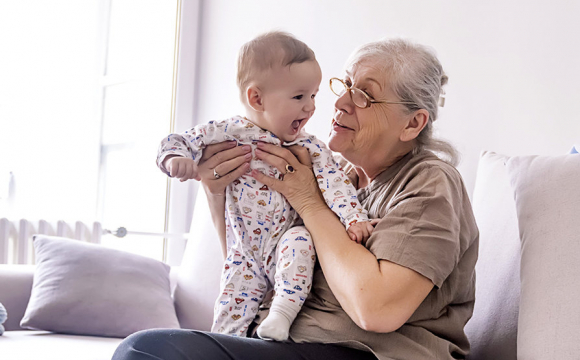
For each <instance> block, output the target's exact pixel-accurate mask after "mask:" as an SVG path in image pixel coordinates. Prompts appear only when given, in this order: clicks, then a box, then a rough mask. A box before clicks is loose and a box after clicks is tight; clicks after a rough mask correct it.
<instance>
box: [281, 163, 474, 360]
mask: <svg viewBox="0 0 580 360" xmlns="http://www.w3.org/2000/svg"><path fill="white" fill-rule="evenodd" d="M358 196H359V200H360V201H361V203H362V205H363V207H365V208H366V209H367V210H368V211H369V215H370V217H371V218H379V219H381V221H380V222H379V223H378V224H377V226H376V227H375V230H374V232H373V234H372V236H371V237H370V238H369V240H368V242H367V244H366V247H367V248H368V249H369V251H371V252H372V253H373V254H374V255H375V256H376V257H377V259H378V260H387V261H391V262H393V263H396V264H399V265H401V266H404V267H407V268H409V269H412V270H414V271H416V272H418V273H419V274H421V275H423V276H425V277H427V278H428V279H430V280H431V281H432V282H433V285H434V286H433V290H432V291H431V292H430V293H429V295H428V296H427V298H426V299H425V300H424V301H423V303H421V305H420V306H419V308H418V309H417V310H416V311H415V313H414V314H413V315H412V316H411V318H410V319H409V320H408V321H407V322H406V323H405V324H404V325H403V326H402V327H401V328H399V329H398V330H396V331H394V332H390V333H374V332H369V331H365V330H363V329H361V328H359V327H358V326H357V325H356V324H355V323H354V322H353V321H352V320H351V319H350V317H349V316H348V315H347V314H346V313H345V312H344V310H343V309H342V308H341V306H340V304H339V303H338V301H337V300H336V298H335V297H334V295H333V294H332V292H331V291H330V289H329V287H328V284H327V282H326V279H325V278H324V274H323V273H322V270H321V268H320V267H319V266H317V267H316V268H315V270H314V281H313V287H312V291H311V294H310V295H309V297H308V298H307V300H306V302H305V304H304V306H303V308H302V310H301V311H300V313H299V314H298V317H297V318H296V320H295V321H294V323H293V326H292V328H291V329H290V337H291V339H292V340H294V341H296V342H323V343H341V344H344V345H346V346H351V347H355V348H359V349H370V350H371V351H373V352H374V353H375V355H376V356H377V357H378V358H379V359H397V360H406V359H409V360H411V359H412V360H419V359H460V358H464V357H465V355H467V354H468V352H469V342H468V340H467V337H466V336H465V332H464V330H463V328H464V326H465V323H466V322H467V320H469V318H470V317H471V315H472V313H473V305H474V301H475V262H476V260H477V251H478V242H479V241H478V239H479V233H478V230H477V226H476V223H475V219H474V217H473V212H472V209H471V203H470V201H469V197H468V195H467V192H466V190H465V186H464V184H463V181H462V179H461V175H460V174H459V173H458V172H457V170H456V169H455V168H454V167H453V166H451V165H449V164H447V163H445V162H443V161H442V160H440V159H439V158H438V157H436V156H435V155H433V154H432V153H430V152H422V153H420V154H417V155H412V154H408V155H406V156H405V157H404V158H402V159H401V160H399V161H398V162H397V163H396V164H394V165H393V166H391V167H390V168H389V169H387V170H386V171H384V172H383V173H381V174H380V175H379V176H378V177H376V178H375V179H374V180H373V181H372V182H371V183H370V184H369V185H368V186H367V187H366V188H363V189H360V190H359V192H358Z"/></svg>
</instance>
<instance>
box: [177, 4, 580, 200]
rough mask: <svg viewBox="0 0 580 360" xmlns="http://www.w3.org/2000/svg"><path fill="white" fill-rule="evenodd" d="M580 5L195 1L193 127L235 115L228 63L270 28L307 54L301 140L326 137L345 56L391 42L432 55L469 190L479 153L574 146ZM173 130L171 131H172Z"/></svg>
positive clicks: (448, 129)
mask: <svg viewBox="0 0 580 360" xmlns="http://www.w3.org/2000/svg"><path fill="white" fill-rule="evenodd" d="M579 15H580V2H574V1H562V0H557V1H546V0H542V1H503V0H488V1H485V2H474V1H461V0H452V1H431V0H424V1H401V0H399V1H393V0H358V1H350V0H319V1H309V0H293V1H270V0H244V1H234V0H211V1H203V2H202V24H201V26H202V27H201V45H200V58H199V83H198V85H197V86H198V98H197V104H198V105H199V106H198V108H197V119H198V120H199V121H200V122H205V121H208V120H211V119H221V118H224V117H227V116H231V115H233V114H236V113H239V112H240V111H241V110H242V108H241V105H239V101H238V93H237V88H236V85H235V70H236V69H235V61H236V56H237V51H238V49H239V47H240V46H241V45H242V44H243V43H244V42H246V41H248V40H250V39H251V38H252V37H254V36H255V35H257V34H259V33H261V32H264V31H267V30H271V29H280V30H285V31H289V32H291V33H293V34H294V35H296V36H297V37H298V38H300V39H301V40H303V41H305V42H306V43H307V44H309V45H310V46H311V47H312V49H313V50H314V51H315V52H316V55H317V58H318V60H319V62H320V64H321V66H322V72H323V84H322V85H321V93H320V95H319V97H318V98H317V101H318V102H317V108H318V109H317V111H316V114H315V115H314V117H313V119H311V121H310V123H309V124H308V125H307V128H306V129H307V130H308V131H310V132H312V133H314V134H316V135H317V136H319V137H320V138H322V139H324V140H325V139H326V138H327V134H328V131H329V121H330V119H331V115H332V112H333V103H334V100H335V99H334V95H332V94H331V93H330V91H329V90H328V85H327V82H328V79H329V78H330V77H332V76H341V75H342V72H341V70H342V67H343V65H344V62H345V60H346V59H347V57H348V55H349V54H350V53H351V52H352V51H353V50H354V49H355V47H357V46H358V45H361V44H363V43H366V42H370V41H373V40H377V39H380V38H382V37H392V36H402V37H406V38H410V39H412V40H415V41H417V42H420V43H423V44H426V45H429V46H431V47H433V48H434V49H435V50H436V52H437V54H438V56H439V59H440V60H441V62H442V64H443V67H444V69H445V71H446V72H447V74H448V75H449V79H450V80H449V85H448V86H447V89H446V91H447V102H446V106H445V108H444V109H442V111H441V115H440V119H439V120H438V121H437V124H436V125H437V128H438V133H439V134H440V136H441V137H444V138H446V139H448V140H450V141H451V142H452V143H454V144H455V145H456V146H457V148H458V149H459V150H460V151H461V153H462V154H463V161H462V163H461V164H460V166H459V170H460V171H461V172H462V174H463V176H464V179H465V182H466V184H467V187H468V189H469V191H470V192H471V191H472V189H473V185H474V181H475V172H476V168H477V160H478V156H479V153H480V151H481V150H484V149H486V150H493V151H496V152H502V153H506V154H509V155H518V154H563V153H566V152H568V151H569V150H570V148H571V147H572V144H573V143H574V142H578V140H580V116H579V115H577V114H576V113H575V107H576V104H577V103H578V100H580V86H579V82H580V66H579V64H580V36H579V35H578V34H580V22H578V16H579ZM176 130H183V129H176Z"/></svg>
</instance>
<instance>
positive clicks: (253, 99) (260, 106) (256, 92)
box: [246, 85, 264, 112]
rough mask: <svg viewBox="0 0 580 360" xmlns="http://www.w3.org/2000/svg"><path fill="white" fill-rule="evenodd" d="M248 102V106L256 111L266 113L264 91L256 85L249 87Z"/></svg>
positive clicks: (247, 92) (247, 91)
mask: <svg viewBox="0 0 580 360" xmlns="http://www.w3.org/2000/svg"><path fill="white" fill-rule="evenodd" d="M246 100H247V101H248V105H250V107H251V108H252V109H254V111H257V112H262V111H264V101H263V99H262V91H261V90H260V89H259V88H258V87H257V86H255V85H252V86H250V87H248V89H247V90H246Z"/></svg>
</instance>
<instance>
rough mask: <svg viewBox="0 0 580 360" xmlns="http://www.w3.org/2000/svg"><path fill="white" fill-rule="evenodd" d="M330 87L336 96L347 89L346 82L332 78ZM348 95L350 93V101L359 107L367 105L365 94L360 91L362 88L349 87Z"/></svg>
mask: <svg viewBox="0 0 580 360" xmlns="http://www.w3.org/2000/svg"><path fill="white" fill-rule="evenodd" d="M330 88H331V90H332V92H333V93H335V94H336V95H337V96H342V95H344V93H345V92H346V91H347V90H348V88H347V86H346V84H345V83H343V82H342V81H340V80H338V79H333V80H332V82H331V83H330ZM350 95H351V99H352V102H354V104H355V105H356V106H358V107H361V108H365V107H367V101H368V100H367V98H366V96H365V95H364V93H363V92H362V90H360V89H357V88H351V89H350Z"/></svg>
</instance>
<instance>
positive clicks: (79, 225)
mask: <svg viewBox="0 0 580 360" xmlns="http://www.w3.org/2000/svg"><path fill="white" fill-rule="evenodd" d="M103 233H104V232H103V228H102V226H101V223H99V222H94V223H92V224H86V223H83V222H80V221H76V222H74V223H71V222H66V221H62V220H59V221H56V222H49V221H45V220H38V221H31V220H26V219H22V220H17V221H11V220H9V219H6V218H2V219H0V264H34V250H33V247H32V236H33V235H35V234H44V235H51V236H61V237H66V238H70V239H76V240H79V241H85V242H89V243H94V244H99V243H100V242H101V236H102V235H103Z"/></svg>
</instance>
